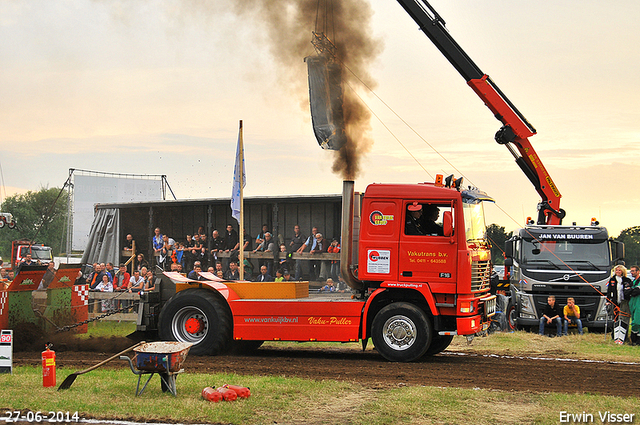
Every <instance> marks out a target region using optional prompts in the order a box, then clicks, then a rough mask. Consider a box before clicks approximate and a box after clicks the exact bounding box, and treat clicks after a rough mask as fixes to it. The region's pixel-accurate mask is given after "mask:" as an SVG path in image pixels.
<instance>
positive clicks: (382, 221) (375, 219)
mask: <svg viewBox="0 0 640 425" xmlns="http://www.w3.org/2000/svg"><path fill="white" fill-rule="evenodd" d="M369 221H370V222H371V224H373V225H374V226H386V224H387V222H389V221H393V215H384V214H382V213H381V212H380V211H373V212H372V213H371V214H369Z"/></svg>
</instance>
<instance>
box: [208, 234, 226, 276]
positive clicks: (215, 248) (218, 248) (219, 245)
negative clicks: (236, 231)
mask: <svg viewBox="0 0 640 425" xmlns="http://www.w3.org/2000/svg"><path fill="white" fill-rule="evenodd" d="M211 235H212V238H211V258H213V259H214V260H215V261H216V263H217V262H218V253H219V252H222V251H224V239H223V238H222V236H220V232H218V231H217V230H214V231H213V233H212V234H211ZM220 265H221V266H222V263H220ZM217 270H218V268H217V264H216V271H217Z"/></svg>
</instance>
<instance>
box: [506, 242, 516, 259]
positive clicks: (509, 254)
mask: <svg viewBox="0 0 640 425" xmlns="http://www.w3.org/2000/svg"><path fill="white" fill-rule="evenodd" d="M515 243H516V240H515V239H513V238H512V239H509V240H508V241H507V242H506V243H505V244H504V256H505V257H506V258H513V251H515Z"/></svg>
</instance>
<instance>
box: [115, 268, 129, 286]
mask: <svg viewBox="0 0 640 425" xmlns="http://www.w3.org/2000/svg"><path fill="white" fill-rule="evenodd" d="M129 279H131V275H130V274H129V273H128V272H127V267H126V266H125V265H124V264H120V267H119V268H118V272H117V273H116V277H115V278H114V279H113V290H114V291H126V290H127V289H128V288H129Z"/></svg>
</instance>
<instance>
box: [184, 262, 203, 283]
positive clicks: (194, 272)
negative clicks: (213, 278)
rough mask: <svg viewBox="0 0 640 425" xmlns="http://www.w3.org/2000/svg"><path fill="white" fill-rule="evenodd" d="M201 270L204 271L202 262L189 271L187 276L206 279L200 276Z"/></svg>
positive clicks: (192, 278) (193, 278)
mask: <svg viewBox="0 0 640 425" xmlns="http://www.w3.org/2000/svg"><path fill="white" fill-rule="evenodd" d="M201 271H202V267H200V264H196V265H195V266H194V267H193V270H191V271H190V272H189V274H188V275H187V277H188V278H189V279H191V280H205V279H204V278H203V277H202V276H200V272H201Z"/></svg>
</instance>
